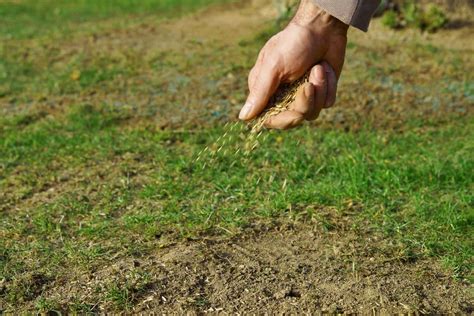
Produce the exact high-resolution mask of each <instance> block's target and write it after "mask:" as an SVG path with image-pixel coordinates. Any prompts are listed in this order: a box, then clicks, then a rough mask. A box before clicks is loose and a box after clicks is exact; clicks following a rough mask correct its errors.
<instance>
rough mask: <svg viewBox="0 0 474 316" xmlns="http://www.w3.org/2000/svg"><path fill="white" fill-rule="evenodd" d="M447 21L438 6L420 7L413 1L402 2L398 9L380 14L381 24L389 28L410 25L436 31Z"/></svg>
mask: <svg viewBox="0 0 474 316" xmlns="http://www.w3.org/2000/svg"><path fill="white" fill-rule="evenodd" d="M447 22H448V18H447V16H446V14H445V13H444V11H443V10H442V9H441V8H440V7H439V6H437V5H434V4H431V5H429V6H428V7H427V8H422V7H421V6H419V5H418V4H416V3H415V2H413V1H409V2H406V3H405V4H403V5H402V6H401V7H400V10H389V11H386V12H385V14H384V15H383V16H382V24H383V25H385V26H387V27H389V28H391V29H401V28H404V27H412V28H417V29H419V30H421V31H427V32H436V31H438V30H439V29H441V28H443V27H444V26H445V25H446V24H447Z"/></svg>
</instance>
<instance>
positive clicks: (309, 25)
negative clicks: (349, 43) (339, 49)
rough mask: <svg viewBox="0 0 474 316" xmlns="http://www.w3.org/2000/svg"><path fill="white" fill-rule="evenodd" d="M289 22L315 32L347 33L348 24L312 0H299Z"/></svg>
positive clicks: (344, 34)
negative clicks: (298, 4)
mask: <svg viewBox="0 0 474 316" xmlns="http://www.w3.org/2000/svg"><path fill="white" fill-rule="evenodd" d="M290 23H294V24H297V25H299V26H301V27H304V28H306V29H308V30H310V31H311V32H312V33H315V34H333V35H343V36H346V35H347V30H348V28H349V26H348V25H347V24H345V23H343V22H342V21H340V20H338V19H337V18H335V17H333V16H332V15H330V14H329V13H327V12H326V11H324V10H323V9H321V8H320V7H318V6H317V5H316V4H315V3H314V2H313V1H312V0H301V2H300V6H299V7H298V10H297V11H296V14H295V16H294V17H293V19H292V20H291V22H290Z"/></svg>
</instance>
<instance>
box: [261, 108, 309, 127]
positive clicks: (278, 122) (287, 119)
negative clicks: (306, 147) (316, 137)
mask: <svg viewBox="0 0 474 316" xmlns="http://www.w3.org/2000/svg"><path fill="white" fill-rule="evenodd" d="M303 121H304V116H303V114H301V113H299V112H296V111H291V110H288V111H284V112H282V113H279V114H277V115H274V116H271V117H269V118H268V119H267V120H266V121H265V127H266V128H273V129H290V128H294V127H297V126H299V125H301V124H302V123H303Z"/></svg>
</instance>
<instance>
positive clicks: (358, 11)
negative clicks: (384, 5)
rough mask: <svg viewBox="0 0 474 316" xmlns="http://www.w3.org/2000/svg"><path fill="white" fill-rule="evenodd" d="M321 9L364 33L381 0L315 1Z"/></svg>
mask: <svg viewBox="0 0 474 316" xmlns="http://www.w3.org/2000/svg"><path fill="white" fill-rule="evenodd" d="M313 1H314V3H315V4H316V5H317V6H319V7H320V8H321V9H323V10H324V11H326V12H327V13H329V14H331V15H332V16H333V17H335V18H337V19H339V20H341V21H342V22H344V23H345V24H347V25H351V26H353V27H356V28H358V29H360V30H362V31H364V32H366V31H367V29H368V28H369V24H370V20H371V19H372V16H373V15H374V13H375V11H376V10H377V8H378V6H379V4H380V0H313Z"/></svg>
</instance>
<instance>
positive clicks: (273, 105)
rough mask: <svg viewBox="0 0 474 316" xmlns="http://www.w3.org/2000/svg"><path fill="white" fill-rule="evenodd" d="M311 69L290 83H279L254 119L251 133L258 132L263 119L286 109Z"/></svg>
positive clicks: (262, 124) (305, 80) (307, 77)
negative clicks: (263, 108)
mask: <svg viewBox="0 0 474 316" xmlns="http://www.w3.org/2000/svg"><path fill="white" fill-rule="evenodd" d="M310 73H311V70H309V71H308V72H306V73H305V74H304V75H303V76H302V77H301V78H299V79H298V80H296V81H293V82H292V83H284V84H281V85H280V87H279V88H278V90H277V91H276V92H275V94H274V95H273V96H272V97H271V99H270V101H269V102H268V105H267V107H266V108H265V110H264V111H263V112H262V113H261V114H260V115H259V116H258V117H257V118H256V119H255V121H254V124H253V126H252V130H251V132H252V133H254V134H255V133H259V132H260V131H261V130H262V129H263V128H264V126H265V121H266V120H267V119H269V118H270V117H272V116H274V115H277V114H280V113H282V112H284V111H286V110H288V108H289V106H290V104H291V103H292V102H293V101H295V98H296V92H297V91H298V89H299V88H300V87H301V86H302V85H303V84H304V83H306V82H308V80H309V75H310Z"/></svg>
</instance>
